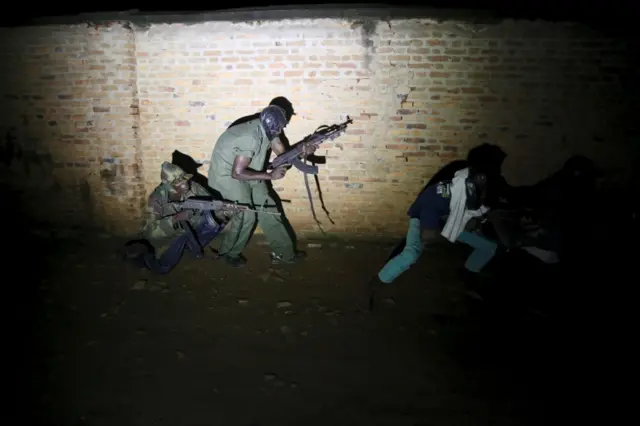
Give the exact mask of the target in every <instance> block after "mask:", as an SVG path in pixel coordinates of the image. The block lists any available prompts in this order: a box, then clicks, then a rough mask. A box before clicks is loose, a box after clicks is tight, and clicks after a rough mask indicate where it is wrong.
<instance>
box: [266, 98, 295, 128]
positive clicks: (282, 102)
mask: <svg viewBox="0 0 640 426" xmlns="http://www.w3.org/2000/svg"><path fill="white" fill-rule="evenodd" d="M269 105H275V106H279V107H280V108H282V109H283V110H284V112H285V114H286V115H287V122H289V121H290V120H291V117H293V116H294V115H296V112H295V111H294V110H293V104H291V102H290V101H289V99H287V98H285V97H284V96H278V97H277V98H273V99H272V100H271V102H269Z"/></svg>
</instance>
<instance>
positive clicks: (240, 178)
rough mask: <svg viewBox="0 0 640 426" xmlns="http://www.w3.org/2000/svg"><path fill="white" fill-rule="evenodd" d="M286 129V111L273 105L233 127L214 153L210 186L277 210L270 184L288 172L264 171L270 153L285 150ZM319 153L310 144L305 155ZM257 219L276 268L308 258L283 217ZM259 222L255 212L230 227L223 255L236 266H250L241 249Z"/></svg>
mask: <svg viewBox="0 0 640 426" xmlns="http://www.w3.org/2000/svg"><path fill="white" fill-rule="evenodd" d="M287 124H288V119H287V114H286V112H285V111H284V109H282V108H281V107H279V106H276V105H269V106H268V107H266V108H265V109H263V110H262V112H260V115H259V117H258V118H256V119H253V120H250V121H247V122H244V123H241V124H237V125H235V126H232V127H230V128H228V129H227V130H226V131H225V132H224V133H223V134H222V135H220V138H219V139H218V141H217V142H216V145H215V147H214V148H213V152H212V154H211V163H210V165H209V186H211V188H213V189H215V190H216V191H218V192H220V194H221V195H222V197H223V198H224V199H226V200H228V201H233V202H237V203H242V204H245V205H246V204H253V205H254V206H256V207H261V206H264V209H265V210H266V211H272V212H274V211H277V209H276V207H275V206H276V204H275V201H274V200H273V198H271V196H270V195H269V192H268V188H267V185H266V183H265V181H266V180H278V179H282V178H283V177H284V175H285V174H286V168H285V167H279V168H276V169H274V170H271V171H265V164H266V161H267V160H268V158H267V153H268V152H269V148H271V149H272V150H273V152H274V153H275V154H276V155H280V154H282V153H283V152H284V151H285V147H284V145H283V144H282V142H281V141H280V138H279V136H280V134H281V132H282V130H283V129H284V128H285V126H286V125H287ZM314 151H315V147H314V146H313V145H308V146H307V147H306V149H305V153H304V155H305V156H306V155H310V154H312V153H313V152H314ZM257 220H258V225H259V226H260V228H262V231H263V232H264V234H265V236H266V238H267V241H268V242H269V246H270V247H271V262H272V263H274V264H278V263H294V262H296V261H298V260H300V259H303V258H304V257H306V253H304V252H299V251H296V250H295V248H294V246H293V241H292V240H291V237H290V236H289V234H288V233H287V230H286V228H285V226H284V223H283V218H282V217H281V216H277V215H270V214H261V213H257ZM255 223H256V213H255V212H241V213H239V214H237V215H236V216H234V218H233V219H232V220H231V221H230V222H229V224H228V225H227V228H228V229H227V232H226V233H224V234H223V239H222V242H221V244H220V249H219V253H220V255H221V257H222V258H224V259H225V260H226V261H227V263H228V264H230V265H231V266H234V267H241V266H244V265H245V264H246V262H247V260H246V259H245V258H244V256H242V250H243V249H244V247H245V245H246V244H247V241H248V240H249V237H250V235H251V231H252V230H253V227H254V225H255Z"/></svg>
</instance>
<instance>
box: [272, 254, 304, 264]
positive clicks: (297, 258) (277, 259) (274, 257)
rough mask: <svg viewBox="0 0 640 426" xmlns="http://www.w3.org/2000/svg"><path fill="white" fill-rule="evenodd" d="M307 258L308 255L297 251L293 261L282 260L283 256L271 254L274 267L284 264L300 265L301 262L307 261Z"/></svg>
mask: <svg viewBox="0 0 640 426" xmlns="http://www.w3.org/2000/svg"><path fill="white" fill-rule="evenodd" d="M306 258H307V253H305V252H303V251H296V253H295V255H294V256H293V259H291V260H284V259H283V258H282V256H280V255H277V254H275V253H273V252H272V253H271V264H272V265H282V264H293V263H298V262H299V261H301V260H303V259H306Z"/></svg>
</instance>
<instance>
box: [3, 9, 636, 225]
mask: <svg viewBox="0 0 640 426" xmlns="http://www.w3.org/2000/svg"><path fill="white" fill-rule="evenodd" d="M0 43H1V45H0V55H2V58H1V59H2V61H1V63H0V67H1V72H0V76H1V81H0V96H2V97H3V101H2V104H1V108H2V116H1V117H0V130H2V135H1V136H2V137H3V142H2V147H3V148H2V152H3V161H2V162H0V168H1V170H0V176H1V177H2V179H3V180H5V181H10V182H11V184H12V185H15V186H19V187H22V188H26V190H27V191H28V192H29V193H33V194H37V195H38V197H40V198H42V197H45V198H46V199H47V200H48V205H49V208H48V209H47V210H46V215H47V217H48V218H51V219H52V220H54V221H58V222H62V223H74V224H78V223H86V224H87V225H91V226H102V227H104V228H106V229H107V230H109V231H112V232H115V233H133V232H135V231H136V230H137V229H138V227H139V226H140V220H141V214H142V208H143V205H144V203H145V199H146V196H147V194H148V192H149V191H151V190H152V189H153V187H154V186H155V185H156V184H157V183H158V179H159V166H160V164H161V163H162V162H163V161H167V160H169V161H170V160H171V154H172V153H173V151H174V150H179V151H181V152H183V153H185V154H188V155H191V156H192V157H193V158H195V159H196V160H197V161H199V162H201V163H203V164H204V165H203V167H201V168H200V170H199V171H200V172H201V173H202V174H205V175H206V171H207V168H208V161H209V157H210V154H211V150H212V148H213V144H214V143H215V141H216V139H217V138H218V136H219V135H220V134H221V133H222V131H223V130H224V129H225V128H226V127H227V126H228V125H229V124H230V123H231V122H233V121H235V120H236V119H237V118H239V117H241V116H244V115H250V114H253V113H255V112H257V111H258V110H259V109H260V108H262V107H263V106H265V105H266V104H267V103H268V102H269V100H270V99H272V98H274V97H276V96H280V95H282V96H286V97H287V98H289V99H290V100H291V101H292V102H293V104H294V107H295V109H296V111H297V113H298V115H297V116H295V117H294V119H293V121H292V122H291V124H290V125H289V127H288V128H287V135H288V137H289V139H290V140H291V142H296V141H297V140H299V139H300V138H302V137H304V136H305V135H307V134H308V133H310V132H312V131H313V130H314V129H315V128H317V127H318V126H319V125H322V124H331V123H335V122H338V121H341V120H342V119H344V116H346V115H350V116H351V117H353V118H354V119H355V122H354V124H353V125H352V126H351V127H350V128H349V130H348V132H347V133H346V134H345V135H344V136H342V137H341V138H339V139H337V140H335V141H334V142H331V143H326V144H324V145H323V146H322V147H321V149H320V150H319V155H326V156H327V164H325V165H320V182H321V184H322V192H323V195H324V199H325V203H326V205H327V208H328V210H329V211H330V212H331V217H332V219H333V220H334V221H335V225H333V226H332V225H330V224H329V222H328V220H324V221H323V223H324V224H325V225H326V229H327V230H328V231H329V232H334V233H351V234H369V235H376V234H379V235H383V234H385V235H390V234H391V235H393V234H400V233H403V232H404V227H405V223H406V215H405V212H406V209H407V207H408V205H409V204H410V203H411V201H412V200H413V198H414V197H415V195H416V193H417V192H418V191H419V190H420V189H421V188H422V186H423V185H424V183H425V182H426V180H428V178H429V177H430V176H432V175H433V174H434V173H435V172H436V171H437V169H438V168H440V167H441V166H443V165H444V164H446V163H447V162H449V161H452V160H455V159H458V158H463V157H464V156H465V155H466V153H467V151H468V150H469V149H470V148H471V147H473V146H474V145H476V144H478V143H482V142H492V143H497V144H499V145H501V146H502V147H503V148H504V149H505V150H506V151H507V152H508V153H509V158H508V159H507V161H506V163H505V175H506V177H507V178H508V179H509V180H510V181H512V182H513V183H516V184H517V183H532V182H533V181H535V180H537V179H540V178H542V177H544V176H545V175H546V174H548V173H550V172H552V171H554V170H555V169H556V168H558V167H559V166H561V164H562V163H563V162H564V160H565V159H566V158H567V157H568V156H569V155H570V154H572V153H576V152H577V153H583V154H586V155H589V156H592V157H594V158H595V159H596V160H597V161H598V162H599V163H601V164H602V165H604V166H613V165H616V164H620V165H625V164H627V165H628V166H629V167H628V169H629V170H631V167H630V165H631V160H632V159H633V158H634V157H633V155H635V154H634V151H633V145H632V143H633V140H634V138H636V137H637V135H638V127H637V119H635V118H634V117H632V116H631V114H633V111H637V110H638V108H637V107H638V105H637V102H638V101H637V99H638V96H637V94H638V83H637V82H636V81H635V79H634V78H633V75H635V74H634V73H635V68H634V65H635V64H634V63H633V62H632V59H633V58H634V55H635V56H637V53H638V50H637V45H634V44H633V43H632V41H629V40H622V39H613V38H606V37H604V36H602V35H599V34H597V33H595V32H593V31H588V30H587V29H585V28H582V27H580V26H576V25H568V24H554V23H544V22H538V23H531V22H524V21H523V22H513V21H511V22H503V23H499V24H495V25H484V26H473V25H466V24H464V23H456V22H442V23H435V22H433V21H426V20H419V19H415V20H395V21H394V20H389V21H377V22H376V21H371V20H365V21H349V20H333V19H315V20H314V19H309V20H292V21H280V22H262V23H230V22H226V23H225V22H209V23H200V24H194V25H180V24H158V25H151V26H148V27H144V28H143V27H135V26H132V25H130V24H128V23H126V22H125V23H122V22H119V23H118V22H116V23H112V24H110V25H106V26H100V25H96V26H89V25H86V24H85V25H65V26H46V27H45V26H43V27H35V28H17V29H3V30H2V33H0ZM634 93H635V96H633V94H634ZM10 146H13V147H15V148H11V149H9V147H10ZM18 149H19V150H21V152H22V154H23V155H21V156H18V155H17V154H16V152H17V151H16V150H18ZM625 161H626V162H625ZM274 186H275V187H276V189H277V190H278V192H279V193H280V195H281V197H282V198H283V199H289V200H291V203H288V204H286V205H285V208H286V211H287V215H288V217H289V220H290V221H291V222H292V224H293V225H294V227H295V228H296V230H298V231H300V232H302V233H304V232H309V233H312V232H315V231H316V228H315V224H314V222H313V219H312V217H311V213H310V211H309V206H308V201H307V199H306V191H305V189H304V184H303V177H302V175H301V174H300V173H299V172H298V171H297V170H295V169H292V170H291V171H290V172H289V173H288V175H287V176H286V177H285V179H283V180H281V181H278V182H277V183H276V184H275V185H274ZM314 193H315V195H316V204H317V192H316V191H314ZM319 213H320V219H321V220H322V212H319ZM41 214H44V212H41Z"/></svg>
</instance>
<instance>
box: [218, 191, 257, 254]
mask: <svg viewBox="0 0 640 426" xmlns="http://www.w3.org/2000/svg"><path fill="white" fill-rule="evenodd" d="M213 189H215V190H216V191H218V192H220V194H221V195H222V197H223V198H224V199H226V200H228V201H232V202H237V203H238V204H250V203H251V188H250V187H249V185H248V184H247V183H245V182H241V181H238V180H236V179H232V178H225V179H217V180H215V182H214V186H213ZM255 221H256V215H255V212H242V211H241V212H239V213H237V214H236V215H234V216H233V218H232V219H231V220H230V221H229V223H228V224H227V225H226V228H227V231H226V232H225V233H224V234H223V237H222V241H221V243H220V250H219V251H220V254H221V255H223V256H227V257H229V258H238V257H240V254H241V253H242V250H243V249H244V247H245V246H246V245H247V241H249V237H250V236H251V231H252V230H253V226H254V225H255Z"/></svg>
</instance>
